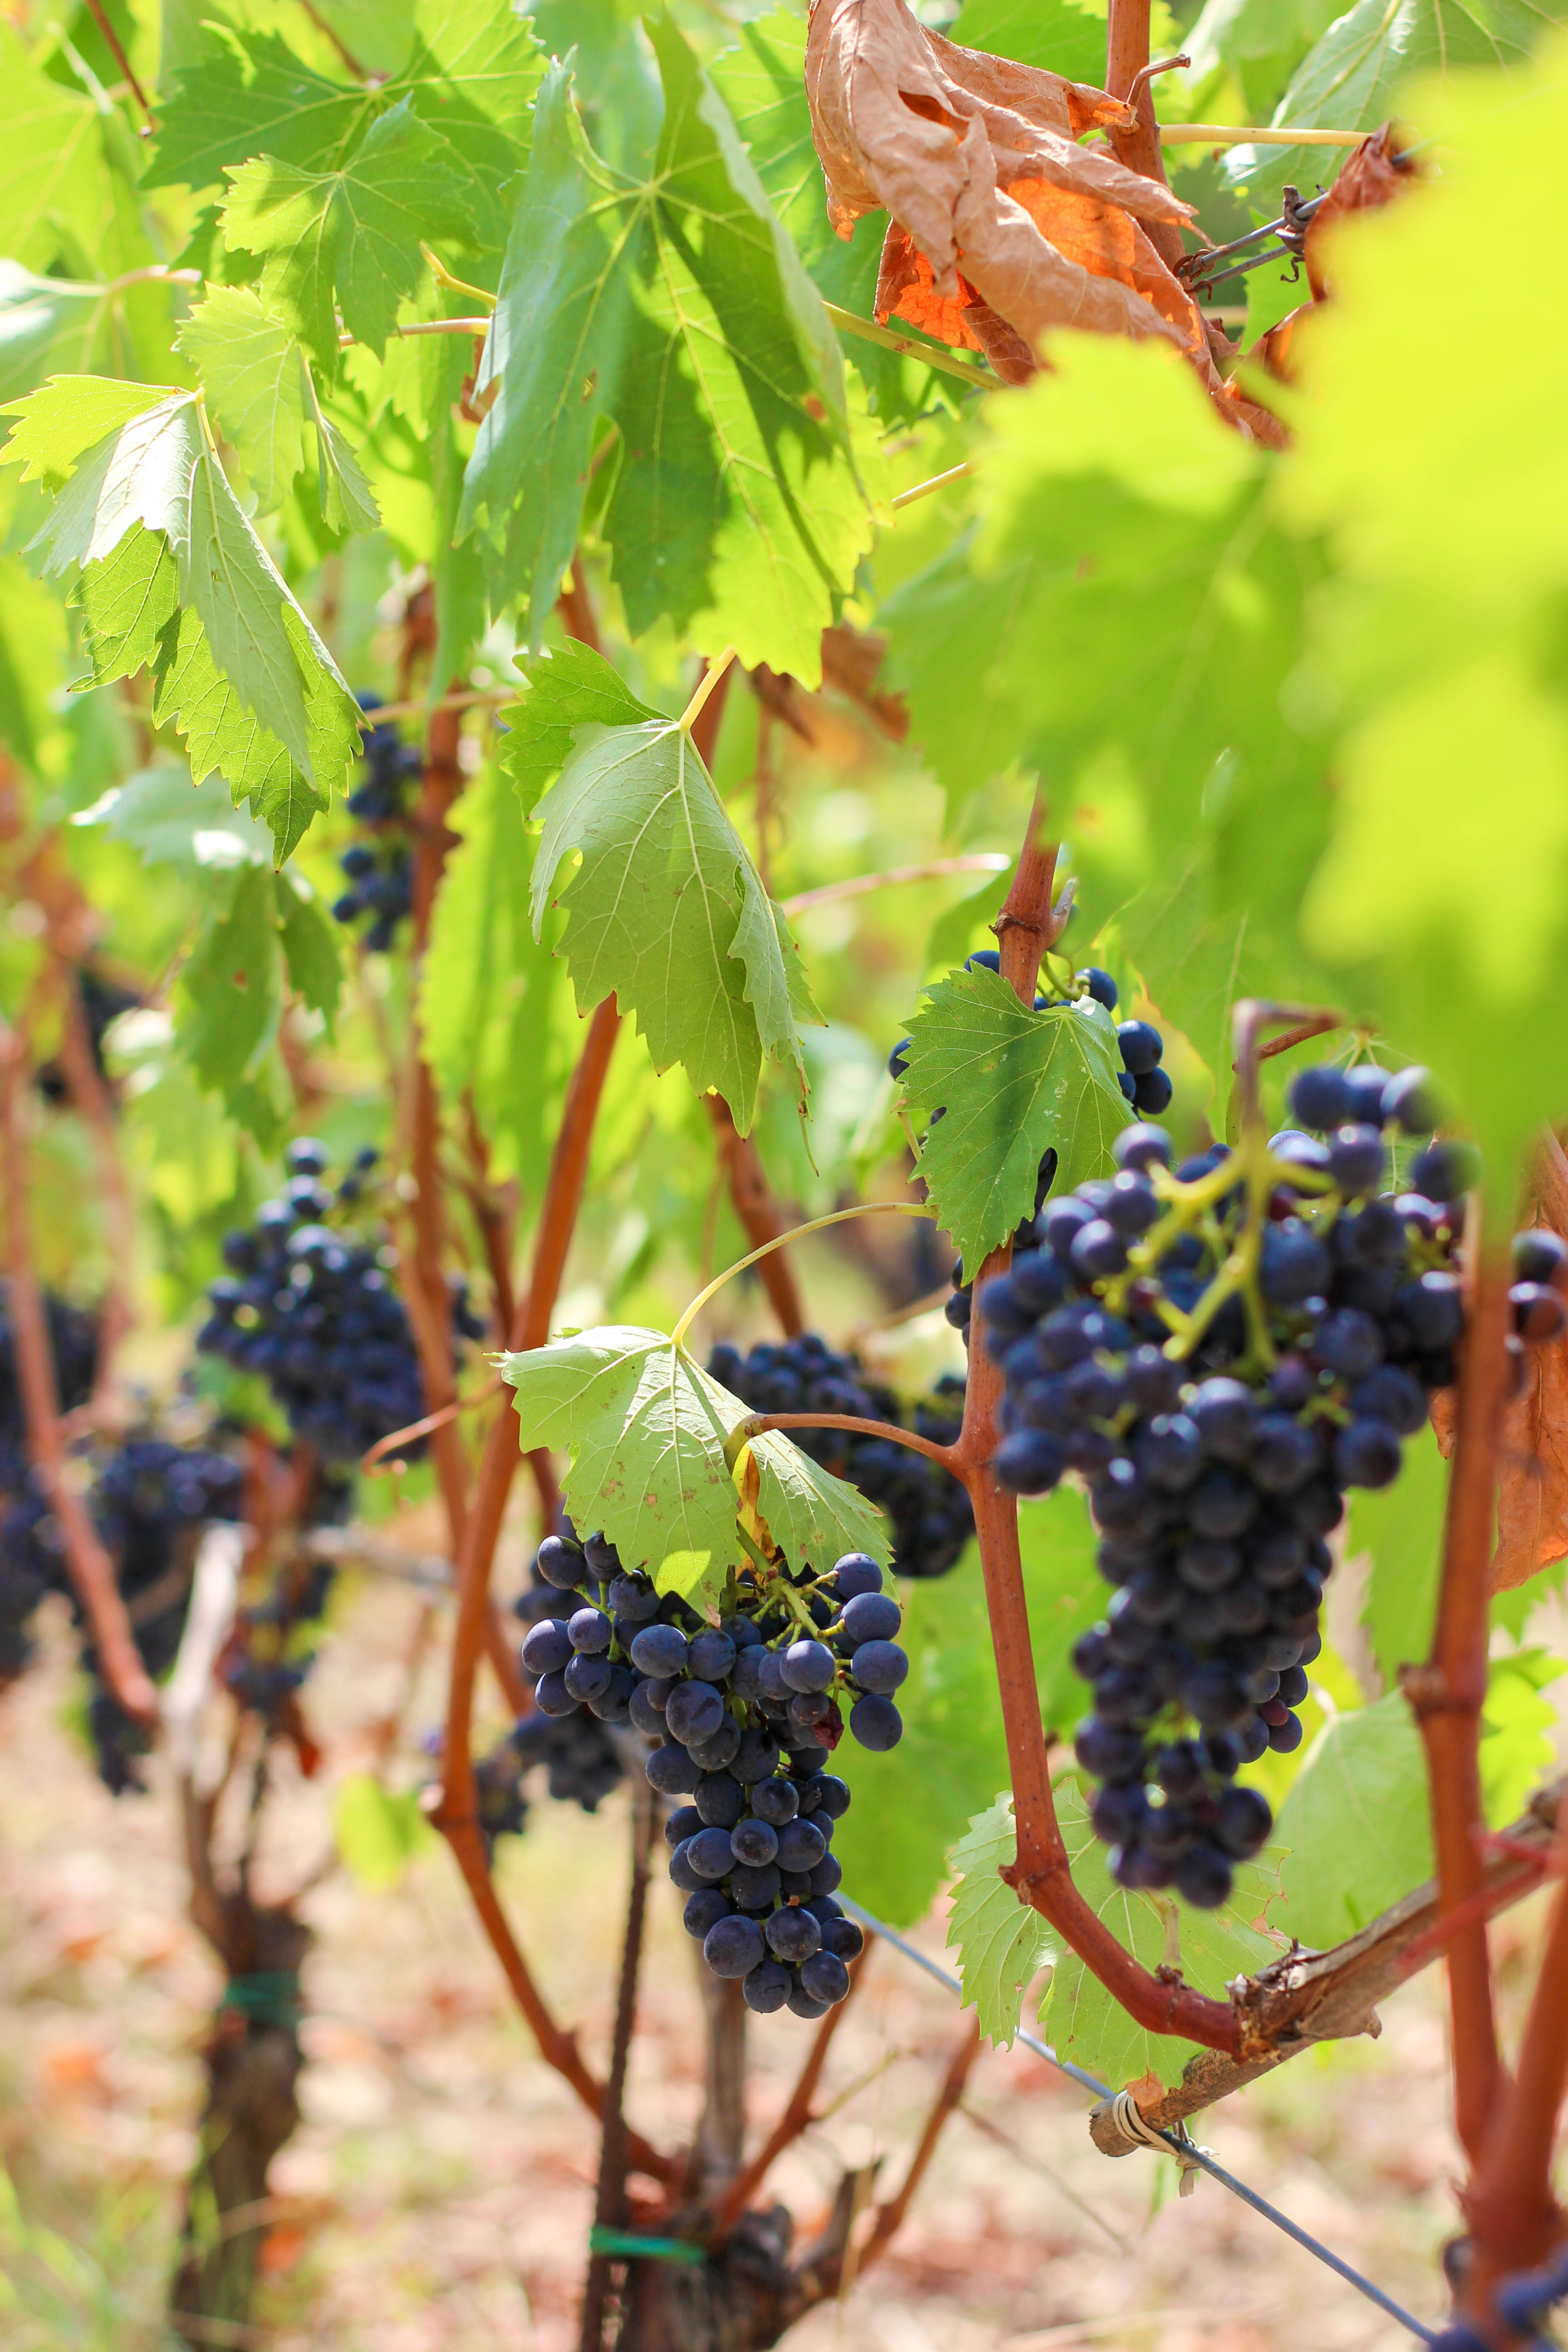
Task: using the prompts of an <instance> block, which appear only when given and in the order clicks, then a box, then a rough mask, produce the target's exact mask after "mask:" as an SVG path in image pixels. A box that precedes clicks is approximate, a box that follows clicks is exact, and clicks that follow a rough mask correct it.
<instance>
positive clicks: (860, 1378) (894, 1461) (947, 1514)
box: [708, 1331, 974, 1576]
mask: <svg viewBox="0 0 1568 2352" xmlns="http://www.w3.org/2000/svg"><path fill="white" fill-rule="evenodd" d="M708 1370H709V1372H710V1375H711V1377H712V1378H713V1379H714V1380H716V1381H720V1382H721V1384H722V1386H723V1387H725V1388H727V1389H728V1390H729V1391H730V1393H731V1396H737V1397H739V1398H740V1399H741V1402H742V1404H748V1405H750V1406H751V1408H752V1412H841V1413H852V1414H854V1415H855V1416H856V1417H857V1418H858V1419H859V1420H862V1421H886V1422H890V1423H893V1425H894V1426H895V1427H899V1428H902V1427H904V1426H906V1425H909V1426H912V1427H913V1428H914V1430H915V1431H916V1433H918V1434H919V1435H920V1436H921V1437H929V1438H931V1440H932V1441H933V1442H934V1443H935V1444H939V1445H950V1444H952V1442H953V1441H954V1439H955V1438H956V1437H957V1436H958V1433H959V1431H960V1429H961V1428H962V1427H963V1390H964V1384H963V1381H960V1380H954V1379H952V1377H951V1375H950V1376H948V1377H946V1378H944V1379H942V1380H940V1381H938V1382H937V1384H936V1389H935V1391H934V1393H933V1394H932V1396H931V1398H930V1399H929V1400H922V1402H920V1403H918V1404H917V1405H916V1406H915V1408H914V1412H913V1414H912V1416H911V1417H910V1423H908V1424H906V1423H905V1419H904V1413H903V1409H902V1407H901V1406H900V1402H899V1400H898V1398H897V1397H895V1396H894V1395H893V1393H892V1391H891V1390H889V1389H885V1388H883V1387H881V1386H880V1385H879V1384H878V1383H876V1382H874V1381H869V1380H868V1378H867V1375H866V1370H865V1367H864V1366H863V1365H862V1364H861V1362H860V1360H859V1358H858V1356H854V1355H845V1354H840V1353H838V1352H837V1350H836V1349H832V1348H830V1347H829V1346H828V1345H827V1342H826V1339H820V1338H819V1337H818V1336H817V1334H816V1332H815V1331H805V1332H803V1333H801V1335H800V1336H799V1337H798V1338H797V1339H788V1340H785V1341H784V1343H783V1344H782V1345H778V1346H774V1345H773V1344H772V1343H770V1342H767V1341H763V1342H761V1343H759V1345H758V1346H756V1347H754V1348H752V1349H751V1351H750V1353H749V1354H747V1355H745V1356H742V1354H741V1353H740V1350H739V1349H736V1348H732V1347H731V1346H730V1344H729V1342H728V1341H727V1340H721V1342H720V1343H719V1345H718V1347H716V1348H715V1349H714V1350H713V1353H712V1354H711V1356H710V1358H709V1360H708ZM790 1434H791V1436H792V1437H793V1438H794V1440H795V1444H797V1445H799V1447H800V1448H801V1450H802V1452H803V1453H805V1454H810V1456H811V1458H812V1460H813V1461H814V1462H818V1463H820V1464H821V1465H822V1466H823V1468H824V1469H825V1470H831V1471H832V1473H833V1475H834V1476H835V1477H836V1478H843V1479H845V1480H847V1483H848V1484H849V1485H850V1486H856V1487H858V1489H859V1491H860V1493H861V1494H862V1495H865V1496H868V1499H869V1500H870V1501H872V1502H874V1503H877V1504H879V1505H880V1507H881V1508H882V1509H883V1510H884V1511H886V1513H887V1515H888V1517H889V1521H890V1522H891V1526H892V1535H893V1570H894V1572H895V1574H896V1575H899V1576H943V1575H945V1574H946V1572H947V1570H949V1569H950V1568H952V1565H953V1563H954V1562H955V1561H956V1560H957V1559H958V1558H959V1557H960V1555H961V1554H962V1552H963V1547H964V1545H965V1544H966V1543H967V1542H968V1541H969V1538H970V1537H971V1536H972V1535H973V1532H974V1513H973V1509H972V1508H971V1506H970V1501H969V1496H968V1492H967V1490H966V1489H965V1487H964V1486H963V1484H962V1482H961V1481H960V1480H959V1479H957V1478H955V1477H953V1475H952V1473H951V1471H947V1470H944V1469H943V1468H942V1465H941V1464H940V1463H937V1462H931V1461H929V1460H928V1459H927V1457H926V1456H925V1455H924V1454H917V1453H915V1452H914V1450H913V1448H912V1447H910V1446H908V1445H900V1444H898V1443H897V1441H896V1440H895V1439H893V1438H879V1437H865V1436H861V1435H858V1434H857V1433H856V1432H854V1431H853V1430H847V1429H796V1430H792V1431H791V1433H790Z"/></svg>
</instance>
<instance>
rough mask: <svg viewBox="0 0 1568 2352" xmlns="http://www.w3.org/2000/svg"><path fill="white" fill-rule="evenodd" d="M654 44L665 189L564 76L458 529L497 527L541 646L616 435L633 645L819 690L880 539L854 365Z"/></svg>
mask: <svg viewBox="0 0 1568 2352" xmlns="http://www.w3.org/2000/svg"><path fill="white" fill-rule="evenodd" d="M651 38H652V41H653V44H654V47H655V49H656V51H657V53H658V61H659V68H660V72H661V76H662V79H663V84H664V92H665V121H664V128H663V131H662V132H661V134H660V139H659V144H658V153H657V155H656V157H655V159H654V163H653V167H652V170H651V172H650V173H648V174H647V176H646V177H633V176H629V175H626V174H623V173H617V172H615V171H613V170H612V169H611V168H610V167H609V166H608V165H607V164H605V163H604V162H603V161H602V159H601V158H600V157H599V156H597V155H596V154H595V152H594V151H593V149H592V148H591V147H590V146H589V144H588V142H587V138H586V135H585V133H584V130H583V126H582V124H581V122H580V121H579V119H578V116H577V112H576V110H575V108H574V104H573V102H572V96H571V82H570V76H569V74H568V73H567V71H566V69H565V68H563V67H559V66H557V67H552V69H551V71H550V73H549V74H548V76H547V77H546V79H545V82H544V85H543V88H542V90H541V92H540V97H539V101H538V105H537V107H536V109H535V115H534V129H533V144H532V151H531V157H530V162H529V173H528V180H527V184H526V186H525V188H524V191H523V194H522V197H521V201H520V204H519V206H518V211H517V215H516V219H515V223H514V226H513V228H512V233H511V238H510V243H509V245H508V247H507V256H506V260H505V263H504V265H503V268H502V272H501V283H500V299H499V302H498V304H497V309H496V312H495V316H494V319H493V320H492V321H491V325H490V332H489V339H488V341H487V344H486V349H485V356H484V359H483V361H482V362H481V366H480V370H479V376H480V383H481V387H482V388H484V389H487V390H488V389H489V388H490V387H494V389H495V398H494V401H493V404H492V405H491V406H490V408H489V413H488V415H486V417H485V421H484V423H483V424H482V425H481V426H480V428H479V438H478V441H477V443H476V445H475V449H474V454H473V457H472V458H471V459H470V461H469V465H468V481H467V486H466V488H465V492H464V498H463V505H462V509H461V511H460V514H459V518H458V529H459V530H460V531H467V530H471V529H474V528H476V527H480V526H482V527H483V529H484V531H485V533H486V536H487V543H488V544H489V546H490V548H491V550H492V554H493V563H494V568H495V572H496V596H497V600H498V601H499V600H500V597H501V596H502V595H506V594H510V593H516V592H519V591H521V593H525V594H526V595H527V597H528V599H529V614H530V618H529V629H530V634H531V641H532V643H533V644H534V645H535V646H537V645H538V643H539V641H540V638H541V635H542V630H543V627H544V623H545V620H546V618H547V616H548V614H549V612H550V610H551V607H552V604H553V603H554V601H555V596H556V592H557V590H558V588H559V586H560V583H561V579H562V576H563V572H564V571H565V569H566V567H567V565H568V563H569V562H571V559H572V552H573V549H574V546H575V544H576V541H577V537H578V529H579V523H580V520H581V517H582V512H583V504H584V496H585V493H586V488H587V484H588V481H589V478H590V460H591V458H592V456H593V452H594V448H595V440H596V438H598V437H599V436H602V435H603V434H604V433H605V430H606V428H607V427H608V426H609V425H615V427H616V432H617V435H618V442H617V447H616V453H615V455H614V457H613V458H612V460H611V462H612V463H613V464H614V466H615V467H616V472H615V475H614V480H613V487H612V488H611V491H610V494H609V498H608V501H607V505H606V508H605V515H604V519H603V522H602V526H601V528H602V530H603V532H604V535H605V537H606V538H607V539H608V541H609V542H610V544H611V547H612V550H613V557H614V572H615V577H616V582H617V583H618V585H619V587H620V590H621V593H622V596H623V597H624V599H625V602H626V614H627V619H628V622H629V624H630V627H631V630H632V633H633V634H634V635H641V634H642V633H643V632H644V631H645V630H646V629H647V628H648V627H650V626H651V625H653V623H654V622H655V620H656V619H660V618H664V617H668V621H669V622H670V623H671V624H672V625H673V626H674V627H675V628H676V629H677V630H678V631H679V633H680V634H681V635H685V636H687V637H688V638H689V639H691V640H693V641H694V642H695V643H696V645H697V646H698V647H699V648H700V650H702V651H704V652H707V653H710V654H717V653H718V652H719V651H720V650H721V648H722V647H723V646H726V645H733V646H736V647H737V648H738V650H739V653H740V656H741V658H742V661H744V662H746V663H748V664H752V665H754V664H755V663H757V662H759V661H767V662H769V663H771V664H772V665H773V667H776V668H780V669H787V670H789V671H791V672H792V673H793V674H794V675H795V677H799V678H800V679H801V680H802V682H803V683H804V684H805V685H807V686H816V684H817V683H818V682H819V680H820V677H821V651H820V640H821V633H822V630H823V628H824V627H825V626H826V625H827V624H828V623H829V622H830V621H831V620H832V618H833V617H834V613H835V609H836V604H835V600H836V598H837V597H838V596H839V595H841V594H842V593H843V592H844V591H845V590H846V589H847V586H848V585H849V583H850V581H851V580H852V578H853V576H854V572H855V568H856V565H857V563H858V560H859V558H860V556H861V554H862V553H863V552H864V551H865V550H866V548H867V547H868V544H869V536H870V514H869V511H868V506H867V502H866V498H865V495H864V493H863V491H862V489H861V487H860V484H859V482H858V478H857V475H856V471H855V467H854V462H853V458H852V455H851V442H850V422H849V412H848V408H847V402H846V395H845V389H844V381H843V369H842V363H841V362H840V359H839V356H838V350H837V343H836V342H835V341H834V337H833V333H832V331H831V329H830V327H829V326H828V323H827V319H826V313H825V311H824V310H823V308H822V304H821V301H820V299H819V298H818V297H817V295H816V291H815V289H813V287H812V285H811V282H810V280H809V278H807V277H806V275H805V271H804V270H803V268H802V267H801V264H800V261H799V258H798V257H797V256H796V254H795V249H794V247H793V246H792V245H791V244H790V242H789V239H788V237H787V236H785V234H784V230H783V229H782V228H781V227H780V226H779V224H778V222H777V221H776V220H775V219H774V217H773V213H772V210H771V209H770V207H769V205H768V201H767V198H766V196H765V194H763V189H762V187H761V185H760V184H759V183H758V180H757V177H756V173H754V171H753V170H752V165H751V163H749V162H748V160H747V158H746V154H745V152H744V150H743V148H742V145H741V142H740V140H739V137H738V135H737V133H736V131H735V127H734V125H733V123H732V122H731V120H730V117H729V114H728V113H727V111H726V110H725V108H724V106H723V104H722V102H721V100H720V99H719V97H718V95H717V93H716V92H715V91H714V89H713V88H712V86H711V84H710V81H709V80H708V79H707V77H706V76H705V75H704V74H703V73H702V71H701V70H700V68H699V66H698V64H697V61H696V59H695V58H693V56H692V54H691V52H690V50H689V47H688V46H687V44H686V42H685V41H684V39H683V38H682V37H681V36H680V35H679V32H677V30H676V29H675V27H674V26H672V25H671V24H670V23H669V21H668V18H665V19H663V20H662V21H660V22H659V23H658V24H656V25H655V26H653V28H652V31H651Z"/></svg>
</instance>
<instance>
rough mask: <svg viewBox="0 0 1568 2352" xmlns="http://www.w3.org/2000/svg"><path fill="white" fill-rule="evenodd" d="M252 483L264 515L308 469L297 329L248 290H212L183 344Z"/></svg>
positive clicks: (193, 317) (186, 328)
mask: <svg viewBox="0 0 1568 2352" xmlns="http://www.w3.org/2000/svg"><path fill="white" fill-rule="evenodd" d="M178 345H179V350H180V352H181V354H182V356H183V357H184V358H185V359H186V360H188V361H189V362H190V363H191V366H192V367H193V368H194V369H195V373H196V374H197V375H198V376H199V378H200V379H201V384H202V390H203V392H204V394H205V397H206V400H207V402H208V404H209V405H210V406H211V407H212V408H213V409H214V410H215V411H216V414H217V415H218V417H219V418H220V419H221V421H222V424H223V429H224V431H225V432H226V434H227V436H228V437H229V439H230V440H231V441H232V442H233V444H234V446H235V449H236V451H237V455H238V457H239V462H240V464H241V465H242V466H243V467H244V468H245V470H246V472H247V475H248V476H249V478H250V481H251V486H252V488H254V489H255V492H256V498H257V503H258V508H259V509H260V511H261V512H262V513H263V514H270V513H271V512H272V511H273V509H274V508H276V507H279V506H281V505H282V503H283V500H284V499H286V498H287V497H288V495H289V489H290V488H292V486H293V483H294V481H295V479H296V478H297V477H298V476H299V475H300V473H302V472H303V470H304V466H305V384H304V373H303V367H302V364H301V361H300V345H299V341H298V339H297V338H296V336H295V335H294V333H293V331H292V330H291V329H290V328H289V326H287V325H286V324H285V323H284V321H283V320H281V319H279V318H274V317H272V316H270V315H269V314H268V311H267V310H266V309H265V308H264V307H263V304H262V300H261V297H260V295H259V294H258V293H257V292H256V291H255V290H254V289H252V288H251V287H248V286H214V287H211V288H209V289H208V291H207V296H206V299H205V301H204V302H202V303H201V304H199V305H198V307H197V308H196V309H195V310H193V311H192V312H191V314H190V316H189V318H188V319H187V320H185V322H184V326H183V327H182V328H181V329H180V333H179V338H178Z"/></svg>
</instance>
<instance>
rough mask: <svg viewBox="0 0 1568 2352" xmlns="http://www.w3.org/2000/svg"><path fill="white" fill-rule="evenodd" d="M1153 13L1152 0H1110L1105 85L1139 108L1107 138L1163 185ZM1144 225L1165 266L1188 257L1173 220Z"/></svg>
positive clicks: (1123, 159)
mask: <svg viewBox="0 0 1568 2352" xmlns="http://www.w3.org/2000/svg"><path fill="white" fill-rule="evenodd" d="M1150 13H1151V11H1150V0H1110V11H1109V13H1108V15H1107V17H1106V26H1105V87H1106V89H1108V90H1109V91H1110V95H1111V97H1112V98H1120V99H1124V100H1126V101H1127V102H1128V104H1129V105H1130V106H1131V107H1132V108H1133V109H1134V115H1133V121H1132V124H1131V128H1130V129H1129V130H1126V131H1110V133H1109V136H1110V143H1111V145H1112V147H1113V148H1114V149H1115V151H1116V156H1117V161H1118V162H1119V163H1125V164H1126V165H1127V167H1128V169H1129V170H1130V171H1133V172H1142V173H1143V175H1144V177H1145V179H1150V180H1157V181H1158V182H1159V183H1160V184H1161V186H1162V187H1163V186H1164V184H1165V162H1164V158H1163V155H1162V154H1161V152H1160V125H1159V123H1158V121H1156V119H1155V115H1154V104H1153V100H1152V95H1151V93H1150V91H1149V87H1148V77H1149V64H1150V58H1149V17H1150ZM1140 100H1142V104H1140V102H1139V101H1140ZM1143 229H1144V234H1145V235H1146V236H1147V237H1148V239H1149V242H1150V244H1151V245H1152V247H1154V250H1155V252H1156V253H1157V254H1158V255H1159V257H1160V258H1161V260H1162V261H1163V263H1164V265H1165V267H1166V268H1167V269H1174V268H1175V267H1176V265H1177V263H1178V262H1180V261H1182V260H1184V258H1185V257H1186V247H1184V245H1183V243H1182V233H1181V231H1180V229H1179V228H1178V227H1177V226H1176V225H1175V223H1174V221H1145V222H1144V224H1143Z"/></svg>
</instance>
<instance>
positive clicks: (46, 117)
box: [0, 18, 108, 269]
mask: <svg viewBox="0 0 1568 2352" xmlns="http://www.w3.org/2000/svg"><path fill="white" fill-rule="evenodd" d="M0 73H3V74H4V77H5V147H4V149H3V150H0V245H3V247H4V249H5V252H6V253H7V254H8V255H9V256H10V257H12V259H14V260H16V261H19V262H22V263H24V264H25V265H26V266H28V267H30V268H37V269H47V268H48V266H49V264H50V263H51V262H52V261H53V260H54V259H55V258H56V257H57V255H58V253H59V251H60V244H61V239H60V233H59V229H58V226H57V223H58V222H63V223H64V224H65V225H66V226H67V227H68V229H69V230H70V231H72V232H74V238H73V241H74V242H75V243H77V244H79V245H80V246H81V247H83V248H84V249H85V251H86V252H88V253H89V254H92V255H93V258H92V259H91V260H89V262H88V264H87V267H88V268H93V267H95V266H101V265H100V264H98V261H97V256H96V254H95V253H94V247H96V246H97V245H98V244H99V242H100V237H101V233H102V226H103V213H104V209H105V207H104V204H103V199H102V187H103V172H102V167H101V155H102V148H101V144H100V141H101V128H100V113H99V107H98V105H97V104H95V103H94V101H93V100H92V99H91V98H89V96H88V95H87V94H86V93H85V92H84V91H81V90H75V89H70V88H69V87H68V86H66V85H63V84H62V83H60V82H58V81H55V80H52V79H50V78H49V77H48V76H47V74H44V73H41V72H40V71H39V70H38V68H37V66H36V65H35V64H34V62H33V60H32V58H30V57H29V56H28V54H27V50H26V45H25V44H24V42H23V40H22V38H21V36H20V34H19V33H18V32H17V30H16V26H15V25H14V24H12V23H10V22H9V21H8V20H6V19H5V18H0ZM105 111H106V112H107V111H108V108H107V102H105ZM81 266H82V265H81V263H80V262H78V264H77V267H78V268H80V267H81Z"/></svg>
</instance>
